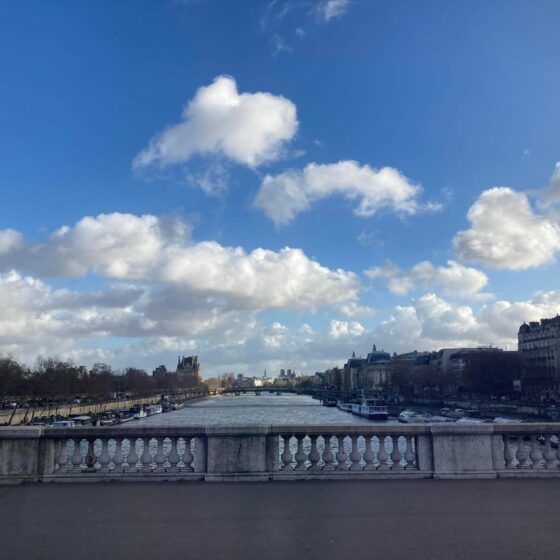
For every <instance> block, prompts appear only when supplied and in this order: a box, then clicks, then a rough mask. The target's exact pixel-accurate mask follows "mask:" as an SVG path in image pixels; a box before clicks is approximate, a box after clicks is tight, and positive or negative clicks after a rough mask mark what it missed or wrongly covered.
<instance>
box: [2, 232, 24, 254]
mask: <svg viewBox="0 0 560 560" xmlns="http://www.w3.org/2000/svg"><path fill="white" fill-rule="evenodd" d="M22 242H23V239H22V235H21V233H19V231H15V230H13V229H3V230H0V255H5V254H7V253H11V252H12V251H14V250H16V249H18V248H19V247H20V246H21V244H22Z"/></svg>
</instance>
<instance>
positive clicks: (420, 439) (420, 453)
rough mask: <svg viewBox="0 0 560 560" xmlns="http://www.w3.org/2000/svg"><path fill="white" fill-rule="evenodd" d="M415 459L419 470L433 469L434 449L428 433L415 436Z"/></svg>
mask: <svg viewBox="0 0 560 560" xmlns="http://www.w3.org/2000/svg"><path fill="white" fill-rule="evenodd" d="M416 461H417V463H418V470H419V471H422V472H431V471H433V470H434V450H433V447H432V436H431V435H430V434H421V435H418V436H416Z"/></svg>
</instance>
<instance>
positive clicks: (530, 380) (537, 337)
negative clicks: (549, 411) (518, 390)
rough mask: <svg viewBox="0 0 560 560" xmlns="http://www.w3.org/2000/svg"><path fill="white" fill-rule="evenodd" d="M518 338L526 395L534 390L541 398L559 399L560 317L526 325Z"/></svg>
mask: <svg viewBox="0 0 560 560" xmlns="http://www.w3.org/2000/svg"><path fill="white" fill-rule="evenodd" d="M517 338H518V350H519V354H520V355H521V363H522V386H523V390H524V392H526V389H528V388H529V387H530V388H531V389H533V390H534V391H533V392H535V393H537V392H538V393H539V394H540V395H543V394H545V395H546V396H553V395H554V396H555V397H557V396H558V394H559V392H560V391H559V389H560V315H556V317H553V318H552V319H541V320H540V322H538V321H531V322H530V323H523V324H522V325H521V326H520V327H519V333H518V335H517ZM529 392H530V391H529Z"/></svg>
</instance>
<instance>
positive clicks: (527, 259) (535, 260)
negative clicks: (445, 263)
mask: <svg viewBox="0 0 560 560" xmlns="http://www.w3.org/2000/svg"><path fill="white" fill-rule="evenodd" d="M467 218H468V220H469V221H470V222H471V227H470V228H469V229H468V230H465V231H460V232H459V233H457V235H455V237H454V239H453V245H454V248H455V252H456V254H457V255H458V257H459V258H461V259H462V260H465V261H468V262H480V263H484V264H487V265H489V266H492V267H494V268H501V269H509V270H524V269H528V268H535V267H538V266H541V265H544V264H547V263H551V262H554V255H555V253H556V252H557V251H559V250H560V227H559V225H558V223H557V222H556V221H555V220H554V219H552V218H550V217H548V216H546V215H542V214H537V213H536V212H535V211H534V210H533V208H532V207H531V204H530V202H529V199H528V197H527V195H526V194H525V193H522V192H516V191H514V190H513V189H510V188H507V187H495V188H492V189H489V190H486V191H484V192H483V193H482V194H481V195H480V197H479V198H478V200H477V201H476V202H475V203H474V204H473V205H472V206H471V208H470V209H469V212H468V214H467Z"/></svg>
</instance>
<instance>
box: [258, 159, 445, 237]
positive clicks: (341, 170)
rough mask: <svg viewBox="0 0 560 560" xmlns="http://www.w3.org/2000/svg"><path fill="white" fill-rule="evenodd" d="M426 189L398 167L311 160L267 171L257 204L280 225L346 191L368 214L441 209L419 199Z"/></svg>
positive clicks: (363, 213) (362, 213)
mask: <svg viewBox="0 0 560 560" xmlns="http://www.w3.org/2000/svg"><path fill="white" fill-rule="evenodd" d="M421 191H422V189H421V187H420V186H419V185H415V184H413V183H411V182H410V181H409V180H408V179H407V178H406V177H405V176H404V175H402V174H401V173H400V172H399V171H398V170H397V169H393V168H391V167H383V168H382V169H379V170H376V169H373V168H371V167H370V166H369V165H359V164H358V163H357V162H355V161H339V162H338V163H333V164H325V165H321V164H316V163H310V164H309V165H307V166H306V167H305V168H304V169H303V170H290V171H286V172H284V173H281V174H280V175H276V176H273V175H266V176H265V178H264V179H263V182H262V184H261V187H260V190H259V192H258V193H257V196H256V198H255V202H254V205H255V207H256V208H259V209H261V210H263V211H264V212H265V214H266V215H267V216H268V217H269V218H270V219H272V220H273V221H274V223H275V224H276V225H277V226H280V225H285V224H288V223H290V222H291V221H292V220H293V219H294V218H295V217H296V216H297V214H299V213H300V212H304V211H306V210H308V209H309V208H310V207H311V205H312V204H313V203H314V202H316V201H319V200H321V199H323V198H327V197H329V196H333V195H337V194H338V195H342V196H344V197H346V198H348V199H351V200H356V201H357V202H358V204H357V206H356V208H355V210H354V212H355V213H356V214H357V215H358V216H363V217H368V216H373V215H374V214H376V213H378V212H380V211H382V210H391V211H393V212H396V213H398V214H408V215H413V214H417V213H419V212H421V211H424V210H437V209H439V205H436V204H426V205H423V204H421V203H419V202H418V197H419V195H420V193H421Z"/></svg>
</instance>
